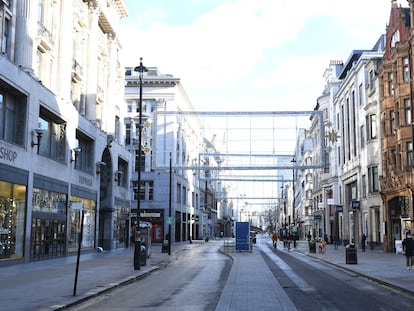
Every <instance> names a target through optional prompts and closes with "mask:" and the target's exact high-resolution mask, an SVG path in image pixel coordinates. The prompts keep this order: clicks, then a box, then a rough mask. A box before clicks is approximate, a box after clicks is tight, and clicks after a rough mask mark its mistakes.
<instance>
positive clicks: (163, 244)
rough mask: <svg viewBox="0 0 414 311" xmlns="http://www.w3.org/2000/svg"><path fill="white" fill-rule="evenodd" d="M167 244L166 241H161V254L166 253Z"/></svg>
mask: <svg viewBox="0 0 414 311" xmlns="http://www.w3.org/2000/svg"><path fill="white" fill-rule="evenodd" d="M168 243H169V241H168V240H164V241H162V252H163V253H168Z"/></svg>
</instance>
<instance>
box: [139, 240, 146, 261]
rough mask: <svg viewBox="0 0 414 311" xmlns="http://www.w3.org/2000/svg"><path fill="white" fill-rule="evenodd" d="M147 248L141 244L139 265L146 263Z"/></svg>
mask: <svg viewBox="0 0 414 311" xmlns="http://www.w3.org/2000/svg"><path fill="white" fill-rule="evenodd" d="M147 256H148V254H147V248H146V247H145V245H141V253H140V259H139V264H140V265H141V266H146V265H147Z"/></svg>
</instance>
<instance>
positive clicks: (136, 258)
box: [134, 57, 148, 270]
mask: <svg viewBox="0 0 414 311" xmlns="http://www.w3.org/2000/svg"><path fill="white" fill-rule="evenodd" d="M134 71H136V72H139V119H138V130H139V132H138V157H137V161H138V165H136V167H137V170H138V172H137V173H138V178H137V217H136V221H135V248H134V269H135V270H140V269H141V266H140V258H141V228H140V221H141V169H142V168H141V162H142V161H141V158H142V154H141V153H142V78H143V76H144V72H146V71H148V69H147V68H146V67H144V65H142V57H141V58H140V62H139V66H138V67H135V68H134Z"/></svg>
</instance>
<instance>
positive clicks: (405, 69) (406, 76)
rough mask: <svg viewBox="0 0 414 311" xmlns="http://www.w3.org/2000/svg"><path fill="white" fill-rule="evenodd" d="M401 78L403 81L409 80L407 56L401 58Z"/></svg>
mask: <svg viewBox="0 0 414 311" xmlns="http://www.w3.org/2000/svg"><path fill="white" fill-rule="evenodd" d="M403 80H404V82H410V67H409V62H408V57H404V58H403Z"/></svg>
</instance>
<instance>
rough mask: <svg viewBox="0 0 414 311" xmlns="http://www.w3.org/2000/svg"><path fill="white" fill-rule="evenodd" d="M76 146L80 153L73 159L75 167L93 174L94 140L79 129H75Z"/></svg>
mask: <svg viewBox="0 0 414 311" xmlns="http://www.w3.org/2000/svg"><path fill="white" fill-rule="evenodd" d="M76 140H77V147H78V148H80V150H81V151H80V153H79V155H78V157H77V158H76V161H75V169H77V170H80V171H82V172H85V173H88V174H93V168H94V167H93V166H92V163H94V161H93V159H94V154H95V152H94V151H95V150H94V140H93V139H92V138H90V137H88V136H87V135H85V134H84V133H82V132H80V131H79V130H77V131H76Z"/></svg>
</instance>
